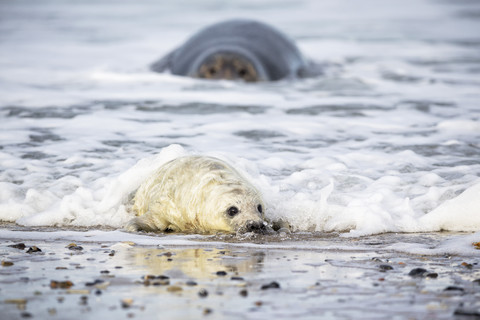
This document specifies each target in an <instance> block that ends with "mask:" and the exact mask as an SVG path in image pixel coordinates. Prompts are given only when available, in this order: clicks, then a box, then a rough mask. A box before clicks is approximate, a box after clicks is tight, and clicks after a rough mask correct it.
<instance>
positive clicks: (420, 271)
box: [408, 268, 427, 278]
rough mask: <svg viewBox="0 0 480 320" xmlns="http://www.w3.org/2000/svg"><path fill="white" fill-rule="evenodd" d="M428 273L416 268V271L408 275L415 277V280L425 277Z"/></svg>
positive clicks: (413, 270)
mask: <svg viewBox="0 0 480 320" xmlns="http://www.w3.org/2000/svg"><path fill="white" fill-rule="evenodd" d="M426 272H427V270H426V269H423V268H415V269H412V270H411V271H410V272H409V273H408V275H409V276H410V277H415V278H418V277H423V275H424V274H425V273H426Z"/></svg>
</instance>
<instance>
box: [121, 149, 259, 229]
mask: <svg viewBox="0 0 480 320" xmlns="http://www.w3.org/2000/svg"><path fill="white" fill-rule="evenodd" d="M133 202H134V203H133V208H132V209H133V211H134V212H135V213H136V215H137V217H136V218H134V219H132V220H131V221H130V222H129V223H128V224H127V226H126V229H127V230H128V231H139V230H143V231H177V232H191V233H215V232H219V231H220V232H229V233H234V232H251V231H253V232H258V233H264V232H265V231H266V229H267V227H266V223H265V222H264V212H265V205H264V202H263V200H262V197H261V195H260V193H259V191H258V190H257V189H256V188H255V187H254V186H253V185H251V184H250V183H249V182H248V181H247V180H246V179H245V178H244V177H242V176H241V175H240V174H239V173H238V172H237V171H236V170H235V169H233V168H232V167H231V166H229V165H228V164H226V163H225V162H223V161H221V160H219V159H216V158H212V157H204V156H184V157H180V158H177V159H175V160H172V161H170V162H168V163H166V164H165V165H163V166H162V167H160V168H159V169H158V170H157V171H156V172H155V173H154V174H153V175H152V176H151V177H149V178H148V179H147V180H146V181H145V182H144V183H143V184H142V185H141V186H140V188H139V189H138V190H137V192H136V194H135V197H134V199H133Z"/></svg>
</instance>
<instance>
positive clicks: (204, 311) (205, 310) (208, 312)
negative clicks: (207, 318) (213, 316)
mask: <svg viewBox="0 0 480 320" xmlns="http://www.w3.org/2000/svg"><path fill="white" fill-rule="evenodd" d="M212 312H213V310H212V309H210V308H205V309H203V314H204V315H207V314H210V313H212Z"/></svg>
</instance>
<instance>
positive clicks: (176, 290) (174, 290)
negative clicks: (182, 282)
mask: <svg viewBox="0 0 480 320" xmlns="http://www.w3.org/2000/svg"><path fill="white" fill-rule="evenodd" d="M182 290H183V289H182V287H179V286H170V287H168V288H167V291H168V292H180V291H182Z"/></svg>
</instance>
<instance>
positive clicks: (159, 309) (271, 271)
mask: <svg viewBox="0 0 480 320" xmlns="http://www.w3.org/2000/svg"><path fill="white" fill-rule="evenodd" d="M2 231H3V233H2V234H5V230H2ZM9 232H10V233H9V237H10V238H9V239H5V238H4V239H1V251H0V252H1V260H2V266H1V268H0V297H1V299H0V310H1V314H2V319H25V318H32V319H79V318H83V319H100V318H102V317H108V318H115V319H130V318H137V319H155V318H163V319H194V318H195V319H198V318H205V319H265V318H278V319H293V318H299V319H385V318H386V317H391V318H392V319H451V318H455V319H474V318H477V317H479V316H480V304H479V302H478V301H480V300H479V298H480V271H479V265H478V259H479V258H478V255H477V256H474V257H472V256H464V255H462V254H460V255H451V254H448V252H446V253H445V254H431V253H434V252H436V251H432V252H430V253H429V252H428V250H424V251H425V253H427V254H412V253H406V252H404V253H402V252H401V251H402V250H396V249H392V248H395V244H398V243H402V244H403V248H404V249H403V251H408V250H406V249H407V248H408V244H410V245H413V246H416V247H419V246H420V244H422V243H428V244H429V245H428V247H429V248H431V249H432V250H437V251H438V250H440V251H441V250H442V244H443V243H445V241H446V240H448V239H449V238H451V237H452V236H453V237H456V236H459V235H455V234H451V233H431V234H384V235H377V236H370V237H362V238H344V237H339V236H338V235H337V234H306V233H305V234H301V233H298V234H292V235H276V236H269V237H266V236H253V235H252V236H251V237H250V238H248V237H246V238H243V239H239V238H237V237H235V236H227V235H220V236H182V235H174V236H170V235H135V234H127V233H121V232H119V231H102V232H98V231H97V232H94V233H92V232H90V233H89V232H88V231H68V230H67V231H62V232H58V231H52V230H40V231H38V230H37V231H30V232H29V231H25V230H17V231H9ZM13 232H16V233H15V235H17V236H13V237H12V236H11V234H12V233H13ZM69 234H70V235H71V236H68V235H69ZM82 234H83V235H84V237H83V238H82V236H81V235H82ZM22 235H23V236H25V238H26V240H25V241H20V240H21V239H20V238H21V237H22ZM122 235H123V236H122ZM462 236H464V235H460V237H462ZM72 237H73V238H77V239H78V240H76V241H72ZM172 237H174V238H172ZM35 238H38V239H37V240H35ZM88 238H91V240H86V239H88ZM115 238H117V239H115ZM182 238H183V239H184V240H183V241H179V239H182ZM115 240H117V241H115ZM132 240H133V241H132ZM135 240H136V241H135ZM156 242H157V243H159V244H158V245H155V243H156ZM447 242H448V241H447ZM174 243H181V244H180V245H178V244H177V245H175V244H174ZM189 243H190V244H189ZM22 244H23V245H22ZM445 248H447V247H445ZM411 250H413V249H411ZM445 251H448V249H445Z"/></svg>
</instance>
